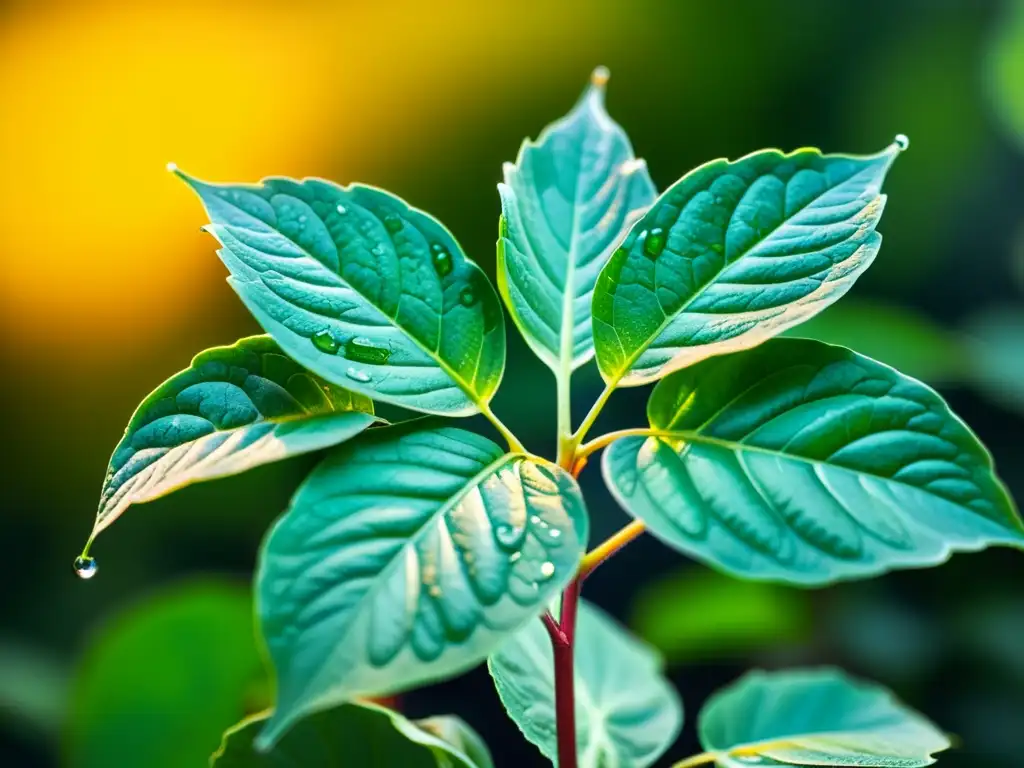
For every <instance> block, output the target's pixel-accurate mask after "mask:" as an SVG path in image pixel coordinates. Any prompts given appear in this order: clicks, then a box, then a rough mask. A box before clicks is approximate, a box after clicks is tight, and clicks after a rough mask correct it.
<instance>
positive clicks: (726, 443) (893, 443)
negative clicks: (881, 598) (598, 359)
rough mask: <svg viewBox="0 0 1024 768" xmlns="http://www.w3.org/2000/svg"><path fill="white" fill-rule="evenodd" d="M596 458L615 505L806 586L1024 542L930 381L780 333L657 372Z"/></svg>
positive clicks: (693, 545) (989, 473) (1023, 528)
mask: <svg viewBox="0 0 1024 768" xmlns="http://www.w3.org/2000/svg"><path fill="white" fill-rule="evenodd" d="M648 418H649V419H650V422H651V426H652V428H653V430H654V431H655V432H656V433H657V435H658V436H657V437H629V438H624V439H620V440H618V441H617V442H615V443H613V444H612V445H611V446H610V447H609V449H608V450H607V451H606V453H605V456H604V474H605V478H606V480H607V482H608V484H609V486H610V487H611V489H612V491H613V493H614V494H615V496H616V497H617V498H618V499H619V501H620V503H621V504H622V506H623V508H625V509H626V510H627V511H629V513H630V514H632V515H634V516H635V517H637V518H639V519H640V520H642V521H643V522H644V523H645V524H646V525H647V527H648V529H649V530H650V531H651V532H652V533H653V534H654V535H656V536H658V537H659V538H661V539H662V540H663V541H665V542H667V543H668V544H670V545H672V546H674V547H676V548H677V549H680V550H681V551H683V552H685V553H687V554H689V555H691V556H693V557H696V558H697V559H699V560H702V561H704V562H705V563H707V564H709V565H712V566H714V567H716V568H719V569H721V570H724V571H726V572H728V573H732V574H734V575H737V576H742V577H745V578H752V579H767V580H776V581H786V582H791V583H795V584H801V585H805V586H813V585H820V584H826V583H829V582H832V581H835V580H837V579H850V578H858V577H865V576H870V575H874V574H877V573H881V572H882V571H886V570H889V569H891V568H900V567H915V566H916V567H920V566H928V565H935V564H937V563H941V562H943V561H945V560H946V559H947V558H948V557H949V556H950V554H951V553H952V552H955V551H974V550H978V549H982V548H983V547H986V546H989V545H994V544H1005V545H1011V546H1016V547H1020V548H1024V524H1022V522H1021V520H1020V517H1019V516H1018V514H1017V512H1016V510H1015V508H1014V505H1013V502H1012V501H1011V499H1010V497H1009V496H1008V495H1007V492H1006V489H1005V488H1004V486H1003V485H1002V483H1001V482H1000V481H999V479H998V478H997V477H996V475H995V471H994V468H993V465H992V459H991V457H990V456H989V454H988V452H987V451H986V450H985V448H984V447H983V446H982V445H981V443H980V442H978V439H977V437H975V436H974V434H973V433H972V432H971V431H970V430H969V429H968V428H967V426H966V425H964V423H963V422H962V421H960V420H959V419H958V418H957V417H956V416H955V415H954V414H953V413H952V412H951V411H950V410H949V408H948V406H947V405H946V404H945V403H944V402H943V400H942V399H941V398H940V397H939V395H938V394H936V393H935V392H934V391H933V390H931V389H930V388H928V387H927V386H925V385H924V384H922V383H920V382H918V381H915V380H914V379H911V378H909V377H906V376H903V375H901V374H900V373H898V372H897V371H895V370H893V369H892V368H889V367H888V366H885V365H882V364H881V363H877V362H875V361H874V360H871V359H869V358H866V357H863V356H861V355H858V354H856V353H854V352H851V351H850V350H847V349H843V348H842V347H832V346H829V345H827V344H822V343H820V342H816V341H810V340H804V339H776V340H773V341H770V342H768V343H766V344H763V345H762V346H760V347H758V348H757V349H754V350H750V351H747V352H741V353H738V354H735V355H728V356H724V357H717V358H712V359H710V360H706V361H704V362H702V363H699V364H698V365H696V366H694V367H693V368H689V369H687V370H685V371H680V372H678V373H676V374H674V375H673V376H671V377H669V378H667V379H665V380H664V381H662V382H661V383H660V384H659V385H658V386H657V387H656V388H655V389H654V392H653V393H652V395H651V399H650V401H649V403H648Z"/></svg>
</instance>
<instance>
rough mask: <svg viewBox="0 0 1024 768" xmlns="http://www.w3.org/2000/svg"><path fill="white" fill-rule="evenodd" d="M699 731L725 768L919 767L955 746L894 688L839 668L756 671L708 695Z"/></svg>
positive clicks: (704, 741) (931, 762)
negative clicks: (902, 700) (799, 767)
mask: <svg viewBox="0 0 1024 768" xmlns="http://www.w3.org/2000/svg"><path fill="white" fill-rule="evenodd" d="M698 731H699V733H700V740H701V744H702V745H703V746H704V748H705V749H706V750H708V751H709V752H712V753H715V754H716V758H717V760H716V762H717V763H718V765H720V766H723V768H749V766H750V765H751V764H756V765H836V766H862V767H864V766H877V768H920V767H921V766H926V765H932V764H933V763H934V762H935V760H934V758H933V757H932V755H933V754H934V753H936V752H941V751H943V750H945V749H949V747H950V743H949V739H948V738H946V736H945V735H943V734H942V732H940V731H939V730H938V729H937V728H936V727H935V726H934V725H932V724H931V723H930V722H928V721H927V720H926V719H924V718H923V717H921V715H919V714H917V713H916V712H914V711H912V710H910V709H908V708H907V707H905V706H904V705H902V704H901V703H900V702H898V701H897V700H896V699H895V697H893V695H892V694H891V693H889V691H887V690H885V689H884V688H881V687H878V686H876V685H872V684H869V683H864V682H861V681H859V680H855V679H853V678H851V677H849V676H847V675H845V674H844V673H843V672H841V671H840V670H837V669H812V670H792V671H786V672H760V671H758V672H751V673H750V674H748V675H746V676H745V677H744V678H742V679H741V680H740V681H739V682H738V683H734V684H733V685H731V686H730V687H728V688H726V689H725V690H723V691H720V692H719V693H717V694H715V696H713V697H712V698H711V699H710V700H709V701H708V703H707V704H706V705H705V706H704V709H703V710H702V711H701V713H700V719H699V722H698ZM757 758H761V759H760V760H758V759H757Z"/></svg>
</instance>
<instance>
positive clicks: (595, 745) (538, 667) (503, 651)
mask: <svg viewBox="0 0 1024 768" xmlns="http://www.w3.org/2000/svg"><path fill="white" fill-rule="evenodd" d="M575 665H576V685H575V693H576V743H577V747H578V750H579V762H580V766H581V768H618V767H619V766H621V767H622V768H626V767H627V766H628V767H629V768H644V766H648V765H651V764H653V763H654V762H655V761H656V760H657V759H658V758H659V757H660V756H661V755H662V754H663V753H664V752H665V750H666V749H668V748H669V746H671V744H672V742H674V741H675V740H676V737H677V736H678V735H679V731H680V729H681V728H682V725H683V706H682V704H681V702H680V701H679V697H678V696H677V695H676V693H675V691H674V690H673V689H672V686H671V685H670V684H669V682H668V681H667V680H666V679H665V678H664V677H663V676H662V674H661V668H662V661H661V658H660V657H659V656H658V654H657V653H656V652H655V651H654V650H653V649H651V648H649V647H648V646H646V645H645V644H643V643H641V642H640V641H639V640H637V639H636V638H635V637H633V636H632V635H630V634H629V633H628V632H627V631H626V630H625V629H623V628H622V627H620V626H619V625H618V623H616V622H615V621H613V620H612V619H611V618H610V617H609V616H607V615H606V614H605V613H604V612H603V611H601V610H599V609H598V608H596V607H594V606H592V605H590V604H588V603H585V602H584V603H580V605H579V617H578V619H577V624H576V648H575ZM488 667H489V668H490V671H491V676H492V677H493V678H494V684H495V687H496V688H497V689H498V695H499V696H500V697H501V702H502V704H504V706H505V709H506V710H507V711H508V714H509V716H510V717H511V718H512V719H513V720H514V721H515V723H516V725H518V726H519V728H520V730H522V732H523V735H524V736H526V738H527V739H529V741H531V742H532V743H533V744H536V745H537V748H538V749H540V751H541V752H542V753H543V754H544V755H545V756H546V757H547V758H548V759H550V760H552V761H556V760H557V757H558V741H557V736H556V728H555V684H554V676H553V672H554V657H553V654H552V651H551V641H550V639H549V638H548V633H547V630H545V628H544V626H543V624H542V623H541V622H540V621H534V622H531V623H530V624H528V625H527V626H526V627H524V628H523V629H522V630H521V631H520V632H519V633H518V634H517V635H515V637H513V638H511V639H509V640H508V641H507V642H506V643H504V645H502V646H501V648H500V649H499V650H498V652H497V653H495V654H493V655H492V656H491V658H490V659H489V660H488Z"/></svg>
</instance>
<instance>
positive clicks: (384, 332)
mask: <svg viewBox="0 0 1024 768" xmlns="http://www.w3.org/2000/svg"><path fill="white" fill-rule="evenodd" d="M179 175H181V177H182V178H183V179H184V180H185V181H186V182H187V183H188V184H189V185H191V187H192V188H193V189H194V190H195V191H196V192H197V193H198V194H199V196H200V198H202V201H203V204H204V205H205V207H206V211H207V214H208V215H209V216H210V219H211V221H212V223H211V224H210V225H209V227H208V228H207V229H208V230H209V231H210V232H211V233H212V234H213V235H214V236H215V237H216V238H217V240H218V241H220V243H221V245H223V246H224V247H223V248H222V249H221V250H220V251H218V255H219V256H220V257H221V260H222V261H223V262H224V264H225V265H226V266H227V268H228V269H229V270H230V272H231V276H230V277H229V278H228V282H229V283H230V284H231V286H232V287H233V288H234V289H235V291H236V292H237V293H238V295H239V296H240V297H241V299H242V301H243V302H244V303H245V305H246V307H248V309H249V311H250V312H252V313H253V315H254V316H255V317H256V319H257V320H258V321H259V323H260V325H262V326H263V328H264V329H265V330H266V331H267V333H269V334H270V335H271V336H273V337H274V338H275V339H276V340H277V342H278V343H279V344H280V345H281V347H282V349H284V351H285V352H286V353H288V355H289V356H290V357H292V358H294V359H295V360H297V361H299V362H300V363H301V364H302V365H304V366H306V367H307V368H309V370H311V371H313V372H315V373H316V374H318V375H319V376H323V377H324V378H325V379H327V380H328V381H331V382H334V383H335V384H342V385H344V386H346V387H349V388H350V389H353V390H355V391H356V392H360V393H362V394H364V395H367V396H368V397H372V398H374V399H375V400H381V401H384V402H388V403H393V404H395V405H399V406H402V407H405V408H411V409H413V410H416V411H424V412H426V413H438V414H446V415H449V416H466V415H469V414H472V413H476V412H477V411H480V410H486V408H487V403H488V402H489V401H490V399H491V396H492V395H493V394H494V391H495V390H496V389H497V388H498V383H499V382H500V381H501V374H502V371H503V370H504V367H505V320H504V317H503V315H502V312H501V302H500V301H499V300H498V296H497V294H496V293H495V291H494V288H493V286H492V285H491V284H490V282H489V281H488V280H487V277H486V275H484V273H483V272H482V271H481V270H480V268H479V267H478V266H477V265H476V264H474V263H473V262H472V261H470V260H469V259H467V258H466V256H465V255H464V254H463V252H462V249H461V248H460V247H459V244H458V243H457V242H455V238H454V237H452V235H451V233H450V232H449V231H448V230H447V229H445V228H444V227H443V226H442V225H441V224H440V223H439V222H438V221H437V220H436V219H434V218H433V217H431V216H429V215H428V214H426V213H424V212H423V211H419V210H417V209H415V208H411V207H409V205H407V204H406V203H405V202H404V201H403V200H401V199H400V198H398V197H395V196H394V195H392V194H389V193H388V192H385V191H383V190H380V189H374V188H373V187H366V186H362V185H359V184H353V185H352V186H350V187H340V186H338V185H336V184H332V183H330V182H327V181H322V180H320V179H306V180H305V181H301V182H299V181H293V180H290V179H283V178H271V179H265V180H264V181H263V183H262V184H261V185H259V186H240V185H224V186H222V185H213V184H207V183H205V182H202V181H198V180H197V179H193V178H191V177H188V176H185V175H184V174H179Z"/></svg>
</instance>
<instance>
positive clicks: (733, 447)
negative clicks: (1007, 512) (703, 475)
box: [637, 429, 1024, 541]
mask: <svg viewBox="0 0 1024 768" xmlns="http://www.w3.org/2000/svg"><path fill="white" fill-rule="evenodd" d="M643 432H644V434H643V435H639V434H638V435H637V436H643V437H647V438H652V437H653V438H659V439H660V438H668V439H676V440H683V441H689V442H695V443H704V444H705V445H713V446H716V447H719V448H724V449H726V450H730V451H735V452H744V451H746V452H749V453H759V454H762V455H766V456H772V457H774V458H782V459H786V460H788V461H795V462H801V463H804V464H808V465H811V466H814V467H823V468H827V469H832V470H837V469H838V470H842V471H844V472H850V473H852V474H856V475H864V476H865V477H870V478H873V479H875V480H883V481H885V482H887V483H893V484H896V485H900V486H902V487H904V488H908V489H911V490H914V491H918V492H921V493H926V494H928V495H929V496H932V497H934V498H938V499H942V500H943V501H945V502H948V503H949V504H952V505H953V506H955V507H957V508H958V509H962V510H966V511H968V512H970V513H971V514H972V515H977V516H978V517H981V518H983V519H985V520H988V521H989V522H991V523H992V524H994V525H998V526H999V527H1000V528H1003V529H1004V530H1007V531H1010V532H1012V533H1016V534H1018V536H1019V537H1020V539H1021V541H1024V531H1017V530H1014V529H1013V528H1009V527H1007V526H1006V525H1004V524H1003V523H1002V521H1000V520H996V519H994V518H992V517H989V516H988V515H983V514H981V513H980V512H976V511H975V510H973V509H970V508H969V507H965V506H964V505H962V504H960V503H958V502H955V501H953V500H952V499H948V498H946V497H945V496H939V495H938V494H935V493H932V492H931V491H929V490H927V489H926V488H922V487H920V486H917V485H911V484H910V483H906V482H904V481H902V480H897V479H896V478H894V477H886V476H885V475H880V474H876V473H874V472H868V471H866V470H863V469H853V468H851V467H846V466H843V465H842V464H834V463H830V462H827V461H822V460H820V459H811V458H808V457H806V456H801V455H799V454H795V453H786V452H785V451H779V450H775V449H772V448H763V447H761V446H758V445H751V444H750V443H743V442H739V441H734V440H724V439H721V438H716V437H709V436H707V435H704V434H702V433H700V432H692V431H689V430H682V431H680V430H658V429H648V430H643Z"/></svg>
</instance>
